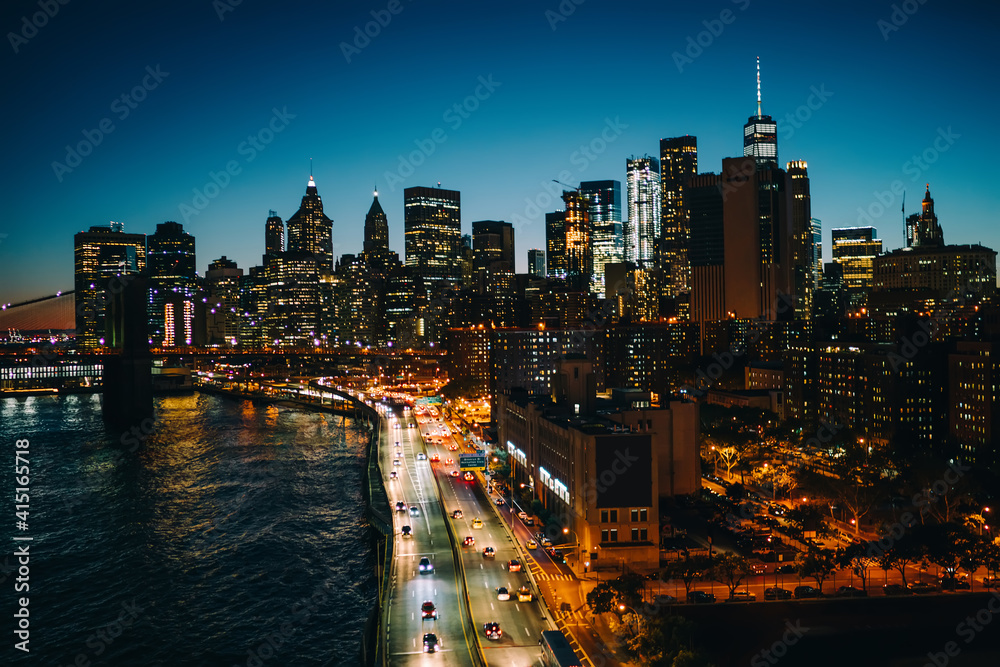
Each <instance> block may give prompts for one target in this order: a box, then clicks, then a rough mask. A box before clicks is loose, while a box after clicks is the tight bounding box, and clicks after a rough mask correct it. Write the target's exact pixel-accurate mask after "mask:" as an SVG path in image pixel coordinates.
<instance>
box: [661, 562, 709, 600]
mask: <svg viewBox="0 0 1000 667" xmlns="http://www.w3.org/2000/svg"><path fill="white" fill-rule="evenodd" d="M684 553H685V555H684V558H682V559H679V560H675V561H673V562H671V563H670V564H669V565H668V566H667V569H666V573H667V575H668V576H669V577H670V578H672V579H680V580H681V581H683V582H684V594H685V595H687V594H688V593H690V592H691V585H692V584H693V583H694V580H695V579H698V578H700V577H701V575H702V573H704V572H705V571H706V570H708V568H709V567H711V562H710V561H709V560H708V558H707V557H706V556H695V557H694V558H692V557H690V556H689V555H688V554H687V552H684Z"/></svg>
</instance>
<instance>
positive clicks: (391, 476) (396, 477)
mask: <svg viewBox="0 0 1000 667" xmlns="http://www.w3.org/2000/svg"><path fill="white" fill-rule="evenodd" d="M389 479H399V475H398V474H397V473H396V471H395V470H393V471H391V472H390V473H389Z"/></svg>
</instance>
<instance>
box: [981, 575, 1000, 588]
mask: <svg viewBox="0 0 1000 667" xmlns="http://www.w3.org/2000/svg"><path fill="white" fill-rule="evenodd" d="M983 587H984V588H1000V577H983Z"/></svg>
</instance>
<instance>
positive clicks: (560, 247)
mask: <svg viewBox="0 0 1000 667" xmlns="http://www.w3.org/2000/svg"><path fill="white" fill-rule="evenodd" d="M545 255H546V257H547V258H548V262H547V264H546V270H545V274H546V275H547V276H548V277H549V278H565V277H566V211H553V212H552V213H546V214H545Z"/></svg>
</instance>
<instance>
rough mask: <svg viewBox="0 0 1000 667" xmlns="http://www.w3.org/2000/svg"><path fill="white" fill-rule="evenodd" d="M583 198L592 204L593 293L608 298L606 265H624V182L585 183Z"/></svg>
mask: <svg viewBox="0 0 1000 667" xmlns="http://www.w3.org/2000/svg"><path fill="white" fill-rule="evenodd" d="M580 194H582V195H583V196H584V197H587V198H588V199H589V200H590V228H591V238H590V241H591V255H592V257H593V263H594V271H593V278H592V279H591V286H590V290H591V291H592V292H593V293H594V294H596V295H597V297H598V298H600V299H603V298H605V294H604V265H605V264H612V263H615V262H620V261H622V257H623V256H624V246H623V239H622V184H621V182H620V181H584V182H582V183H580Z"/></svg>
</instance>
